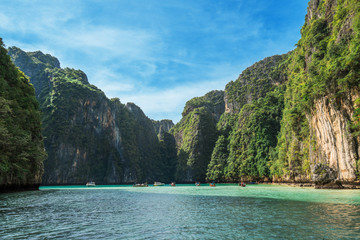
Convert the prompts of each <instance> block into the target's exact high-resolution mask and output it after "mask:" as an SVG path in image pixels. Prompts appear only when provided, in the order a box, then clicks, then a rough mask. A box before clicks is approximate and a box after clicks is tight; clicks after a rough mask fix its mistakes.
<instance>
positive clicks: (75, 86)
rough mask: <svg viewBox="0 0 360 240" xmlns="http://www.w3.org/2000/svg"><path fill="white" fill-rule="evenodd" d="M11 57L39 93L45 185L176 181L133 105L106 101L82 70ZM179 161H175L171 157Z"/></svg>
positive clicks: (44, 58)
mask: <svg viewBox="0 0 360 240" xmlns="http://www.w3.org/2000/svg"><path fill="white" fill-rule="evenodd" d="M9 54H10V56H11V57H12V59H13V61H14V62H15V64H16V65H17V66H19V68H20V69H21V70H23V71H24V72H25V73H27V74H28V75H29V77H30V80H31V82H32V83H33V84H34V87H35V89H37V97H38V99H39V102H40V106H41V110H42V112H43V116H42V122H43V126H44V130H43V134H44V136H45V148H46V150H47V152H48V158H47V160H46V161H45V173H44V176H43V183H44V184H84V183H86V181H90V180H93V181H95V182H97V183H99V184H101V183H104V184H114V183H125V182H127V183H129V182H145V181H149V182H151V181H155V180H159V181H162V180H165V178H166V179H172V178H173V176H168V175H169V174H168V173H167V172H166V170H167V169H164V168H162V162H161V161H162V158H161V157H162V152H161V146H160V142H159V140H158V138H157V135H156V133H155V129H154V127H153V125H152V122H151V120H150V119H148V118H147V117H146V116H145V114H144V113H143V112H142V110H141V109H140V108H139V107H138V106H136V105H135V104H132V103H129V104H127V105H124V104H122V103H120V100H119V99H111V100H110V99H108V98H106V96H105V94H104V93H103V92H102V91H101V90H99V89H98V88H96V87H95V86H93V85H91V84H89V82H88V80H87V77H86V74H85V73H83V72H82V71H80V70H74V69H69V68H65V69H62V68H60V64H59V62H58V61H57V59H56V58H54V57H52V56H50V55H45V54H42V53H41V52H30V53H26V52H23V51H22V50H20V49H18V48H15V47H13V48H10V49H9ZM173 161H176V159H173Z"/></svg>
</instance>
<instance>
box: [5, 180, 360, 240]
mask: <svg viewBox="0 0 360 240" xmlns="http://www.w3.org/2000/svg"><path fill="white" fill-rule="evenodd" d="M359 237H360V191H359V190H315V189H311V188H295V187H284V186H273V185H248V186H247V187H245V188H242V187H239V186H237V185H217V186H216V187H215V188H213V187H209V186H205V185H204V186H200V187H195V186H193V185H177V186H176V187H171V186H164V187H152V186H150V187H147V188H134V187H131V186H98V187H94V188H93V187H91V188H86V187H81V186H68V187H66V186H64V187H41V189H40V191H32V192H21V193H8V194H0V239H54V238H56V239H358V238H359Z"/></svg>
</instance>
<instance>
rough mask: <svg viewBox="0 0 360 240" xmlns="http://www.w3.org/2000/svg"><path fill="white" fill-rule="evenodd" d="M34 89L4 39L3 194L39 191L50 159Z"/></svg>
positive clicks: (0, 94)
mask: <svg viewBox="0 0 360 240" xmlns="http://www.w3.org/2000/svg"><path fill="white" fill-rule="evenodd" d="M40 115H41V113H40V108H39V103H38V102H37V100H36V98H35V91H34V88H33V86H32V85H31V84H30V83H29V79H28V78H27V77H26V76H25V75H24V73H23V72H21V71H19V70H18V68H17V67H16V66H15V65H14V64H13V63H12V62H11V61H10V57H9V56H8V55H7V50H6V49H5V48H4V44H3V42H2V39H1V38H0V191H9V190H20V189H24V190H25V189H36V188H38V187H39V185H40V183H41V177H42V174H43V171H44V166H43V161H44V159H45V157H46V152H45V150H44V143H43V137H42V134H41V121H40Z"/></svg>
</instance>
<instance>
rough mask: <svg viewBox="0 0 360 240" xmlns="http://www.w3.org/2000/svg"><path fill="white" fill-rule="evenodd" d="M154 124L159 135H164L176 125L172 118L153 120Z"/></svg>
mask: <svg viewBox="0 0 360 240" xmlns="http://www.w3.org/2000/svg"><path fill="white" fill-rule="evenodd" d="M152 122H153V125H154V128H155V132H156V133H157V135H158V136H161V135H163V133H167V132H169V131H170V129H171V128H172V127H173V126H174V123H173V121H172V120H168V119H164V120H161V121H155V120H153V121H152Z"/></svg>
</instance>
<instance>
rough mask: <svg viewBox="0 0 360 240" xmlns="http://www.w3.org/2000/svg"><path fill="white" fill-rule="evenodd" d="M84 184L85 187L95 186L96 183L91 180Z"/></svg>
mask: <svg viewBox="0 0 360 240" xmlns="http://www.w3.org/2000/svg"><path fill="white" fill-rule="evenodd" d="M86 186H87V187H95V186H96V185H95V182H93V181H91V182H87V183H86Z"/></svg>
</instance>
